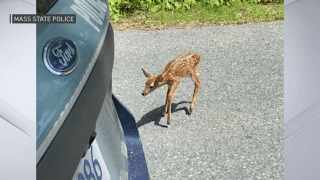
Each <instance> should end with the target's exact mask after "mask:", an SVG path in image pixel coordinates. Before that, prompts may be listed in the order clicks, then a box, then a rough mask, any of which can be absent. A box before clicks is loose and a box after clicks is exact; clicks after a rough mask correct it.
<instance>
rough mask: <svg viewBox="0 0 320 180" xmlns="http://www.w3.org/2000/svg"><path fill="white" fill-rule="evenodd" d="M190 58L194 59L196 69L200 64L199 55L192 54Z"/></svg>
mask: <svg viewBox="0 0 320 180" xmlns="http://www.w3.org/2000/svg"><path fill="white" fill-rule="evenodd" d="M192 57H193V58H194V59H196V61H195V66H196V67H197V66H199V64H200V62H201V56H200V54H198V53H194V54H193V55H192Z"/></svg>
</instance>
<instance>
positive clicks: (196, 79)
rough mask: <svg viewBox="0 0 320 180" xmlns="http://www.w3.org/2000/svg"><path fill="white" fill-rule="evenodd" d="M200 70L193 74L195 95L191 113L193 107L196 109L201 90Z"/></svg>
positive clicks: (191, 109)
mask: <svg viewBox="0 0 320 180" xmlns="http://www.w3.org/2000/svg"><path fill="white" fill-rule="evenodd" d="M199 75H200V74H199V71H198V70H197V71H195V73H194V74H192V75H191V77H192V80H193V82H194V92H193V96H192V102H191V105H190V114H191V113H192V111H193V109H194V105H195V102H196V100H197V96H198V92H199V87H200V76H199Z"/></svg>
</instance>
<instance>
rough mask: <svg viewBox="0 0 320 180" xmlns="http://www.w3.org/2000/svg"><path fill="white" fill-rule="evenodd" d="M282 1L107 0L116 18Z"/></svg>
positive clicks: (278, 1)
mask: <svg viewBox="0 0 320 180" xmlns="http://www.w3.org/2000/svg"><path fill="white" fill-rule="evenodd" d="M241 2H249V3H254V4H258V3H282V2H283V0H109V7H110V17H111V19H112V20H117V19H119V18H121V17H123V16H124V15H125V14H130V13H133V12H135V11H145V12H150V13H155V12H159V11H173V10H190V9H191V8H192V7H193V6H195V5H201V6H210V7H213V6H216V7H220V6H224V5H226V6H230V5H232V4H233V3H241Z"/></svg>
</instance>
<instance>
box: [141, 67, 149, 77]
mask: <svg viewBox="0 0 320 180" xmlns="http://www.w3.org/2000/svg"><path fill="white" fill-rule="evenodd" d="M142 71H143V74H144V75H145V76H146V77H147V78H149V77H151V74H150V73H148V72H147V71H145V70H144V69H142Z"/></svg>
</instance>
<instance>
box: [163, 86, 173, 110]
mask: <svg viewBox="0 0 320 180" xmlns="http://www.w3.org/2000/svg"><path fill="white" fill-rule="evenodd" d="M170 90H171V86H169V87H168V91H167V97H166V104H165V105H164V113H163V115H165V114H167V113H168V95H169V92H170Z"/></svg>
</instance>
